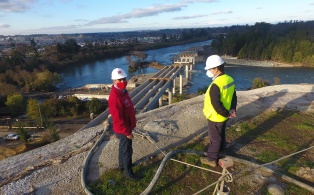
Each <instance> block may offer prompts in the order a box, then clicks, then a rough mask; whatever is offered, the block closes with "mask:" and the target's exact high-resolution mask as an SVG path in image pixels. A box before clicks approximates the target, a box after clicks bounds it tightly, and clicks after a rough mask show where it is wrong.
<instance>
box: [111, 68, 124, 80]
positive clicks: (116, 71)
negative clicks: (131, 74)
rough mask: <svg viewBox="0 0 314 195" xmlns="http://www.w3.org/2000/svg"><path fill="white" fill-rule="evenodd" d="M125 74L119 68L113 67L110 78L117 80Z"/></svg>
mask: <svg viewBox="0 0 314 195" xmlns="http://www.w3.org/2000/svg"><path fill="white" fill-rule="evenodd" d="M127 76H128V75H127V74H126V73H125V72H124V70H123V69H121V68H115V69H113V71H112V73H111V79H112V80H118V79H122V78H126V77H127Z"/></svg>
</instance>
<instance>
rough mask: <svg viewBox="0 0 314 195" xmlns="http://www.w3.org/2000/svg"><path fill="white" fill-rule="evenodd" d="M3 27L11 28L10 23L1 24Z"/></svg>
mask: <svg viewBox="0 0 314 195" xmlns="http://www.w3.org/2000/svg"><path fill="white" fill-rule="evenodd" d="M1 28H10V25H8V24H0V29H1Z"/></svg>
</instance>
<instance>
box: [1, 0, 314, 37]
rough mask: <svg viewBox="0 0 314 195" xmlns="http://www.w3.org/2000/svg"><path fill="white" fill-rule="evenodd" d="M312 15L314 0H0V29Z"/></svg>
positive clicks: (86, 28)
mask: <svg viewBox="0 0 314 195" xmlns="http://www.w3.org/2000/svg"><path fill="white" fill-rule="evenodd" d="M290 20H299V21H300V20H301V21H309V20H314V0H0V35H30V34H68V33H94V32H121V31H135V30H158V29H169V28H204V27H221V26H231V25H245V24H248V25H254V24H255V23H256V22H267V23H271V24H276V23H278V22H284V21H290Z"/></svg>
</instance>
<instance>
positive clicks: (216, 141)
mask: <svg viewBox="0 0 314 195" xmlns="http://www.w3.org/2000/svg"><path fill="white" fill-rule="evenodd" d="M207 121H208V137H209V140H210V143H209V145H208V158H209V160H217V159H218V153H219V151H224V150H225V147H226V123H227V121H225V122H221V123H217V122H212V121H210V120H207Z"/></svg>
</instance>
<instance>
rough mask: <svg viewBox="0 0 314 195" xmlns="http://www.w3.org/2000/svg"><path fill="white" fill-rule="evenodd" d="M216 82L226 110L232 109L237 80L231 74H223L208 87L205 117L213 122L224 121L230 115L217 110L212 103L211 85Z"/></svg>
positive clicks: (205, 99)
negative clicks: (223, 114) (221, 113)
mask: <svg viewBox="0 0 314 195" xmlns="http://www.w3.org/2000/svg"><path fill="white" fill-rule="evenodd" d="M214 83H215V84H216V85H217V86H218V87H219V90H220V101H221V102H222V103H223V105H224V107H225V108H226V110H230V107H231V102H232V97H233V94H234V91H235V82H234V80H233V78H232V77H230V76H229V75H226V74H223V75H221V76H219V77H217V78H216V79H215V80H214V81H213V82H212V83H211V84H210V85H209V87H208V89H207V91H206V93H205V98H204V108H203V113H204V115H205V117H206V118H207V119H208V120H210V121H213V122H224V121H226V120H227V119H228V117H224V116H222V115H220V114H218V113H217V112H216V110H215V109H214V107H213V105H212V104H211V99H210V95H209V91H210V87H211V86H212V84H214Z"/></svg>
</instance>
